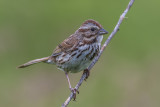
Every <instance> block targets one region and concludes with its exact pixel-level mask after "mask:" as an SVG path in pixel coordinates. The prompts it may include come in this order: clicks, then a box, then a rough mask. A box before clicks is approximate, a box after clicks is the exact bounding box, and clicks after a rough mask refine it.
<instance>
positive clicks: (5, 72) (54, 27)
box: [0, 0, 160, 107]
mask: <svg viewBox="0 0 160 107" xmlns="http://www.w3.org/2000/svg"><path fill="white" fill-rule="evenodd" d="M128 2H129V0H123V1H122V0H97V1H94V0H56V1H55V0H1V1H0V107H59V106H60V105H61V104H62V103H63V102H64V101H65V99H66V98H67V97H68V95H69V93H70V92H69V89H68V83H67V80H66V78H65V75H64V73H63V72H62V71H60V70H58V69H57V68H56V66H52V65H48V64H43V63H42V64H37V65H35V66H31V67H29V68H26V69H16V66H18V65H19V64H22V63H24V62H26V61H29V60H32V59H35V58H40V57H45V56H49V55H51V53H52V50H53V49H54V48H55V47H56V45H58V44H59V43H60V42H61V41H62V40H64V39H65V38H67V37H68V36H69V35H70V34H72V33H74V31H75V30H76V29H77V28H78V27H79V26H80V25H81V23H82V22H83V21H85V20H87V19H94V20H97V21H99V22H100V23H101V24H102V25H103V27H104V28H105V29H106V30H108V31H109V32H110V33H111V32H112V30H113V28H114V26H115V25H116V23H117V21H118V19H119V16H120V14H121V13H122V12H123V10H124V9H125V8H126V6H127V4H128ZM159 4H160V1H159V0H136V1H135V3H134V5H133V7H132V8H131V10H130V11H129V13H128V14H127V17H128V18H127V19H126V20H124V21H123V23H122V25H121V27H120V31H119V32H118V33H117V34H116V36H115V37H114V38H113V40H112V41H111V43H110V44H109V46H108V47H107V49H106V50H105V51H104V53H103V55H102V57H101V58H100V60H99V62H98V63H97V64H96V65H95V67H94V68H93V69H92V72H91V76H90V77H89V79H88V80H87V82H84V83H83V84H82V86H81V87H80V90H79V91H80V94H79V95H78V96H77V102H71V103H70V107H98V106H99V107H159V106H160V102H159V101H160V92H159V90H160V83H159V82H160V36H159V35H160V30H159V20H160V14H159V10H160V6H159ZM107 37H108V36H105V37H104V39H106V38H107ZM80 76H81V73H78V74H71V75H70V77H71V82H72V86H74V85H75V84H76V83H77V81H78V80H79V78H80Z"/></svg>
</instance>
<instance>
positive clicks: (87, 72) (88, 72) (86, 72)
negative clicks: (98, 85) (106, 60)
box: [83, 69, 90, 81]
mask: <svg viewBox="0 0 160 107" xmlns="http://www.w3.org/2000/svg"><path fill="white" fill-rule="evenodd" d="M84 73H85V74H86V78H85V79H84V80H85V81H86V80H87V79H88V77H89V75H90V71H89V70H88V69H85V70H84V71H83V74H84Z"/></svg>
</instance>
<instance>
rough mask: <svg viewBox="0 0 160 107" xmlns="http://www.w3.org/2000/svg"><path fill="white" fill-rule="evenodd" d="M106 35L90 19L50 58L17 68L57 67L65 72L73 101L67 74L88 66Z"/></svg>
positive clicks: (74, 92)
mask: <svg viewBox="0 0 160 107" xmlns="http://www.w3.org/2000/svg"><path fill="white" fill-rule="evenodd" d="M107 33H108V32H107V31H106V30H104V29H103V28H102V25H100V24H99V23H98V22H96V21H94V20H91V19H90V20H87V21H85V22H84V23H83V24H82V25H81V26H80V28H79V29H78V30H77V31H76V32H75V33H74V34H72V35H71V36H69V37H68V38H67V39H65V40H64V41H63V42H62V43H61V44H59V45H58V46H57V47H56V48H55V50H54V51H53V54H52V55H51V56H49V57H44V58H40V59H35V60H32V61H29V62H27V63H25V64H23V65H20V66H19V68H24V67H27V66H29V65H32V64H35V63H39V62H45V63H49V64H55V65H57V67H58V68H59V69H61V70H62V71H64V72H65V74H66V76H67V79H68V83H69V88H70V89H71V91H72V92H73V94H74V99H75V97H76V96H75V95H76V92H77V90H75V89H73V88H72V87H71V84H70V81H69V77H68V73H69V72H71V73H76V72H79V71H83V70H84V69H86V68H87V67H88V66H89V64H90V63H91V61H92V60H93V59H94V58H95V57H96V56H97V55H98V53H99V50H100V46H101V42H102V39H103V34H107Z"/></svg>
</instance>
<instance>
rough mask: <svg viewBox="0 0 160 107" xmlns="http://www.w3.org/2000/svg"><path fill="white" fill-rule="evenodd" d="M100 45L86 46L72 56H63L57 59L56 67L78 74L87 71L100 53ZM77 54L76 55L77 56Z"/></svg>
mask: <svg viewBox="0 0 160 107" xmlns="http://www.w3.org/2000/svg"><path fill="white" fill-rule="evenodd" d="M99 47H100V46H99V45H97V44H95V45H93V46H89V47H87V46H84V47H82V50H81V48H80V49H79V50H77V51H75V52H72V54H67V55H65V57H62V56H64V54H65V53H64V54H62V55H61V56H60V57H59V58H57V60H58V61H57V62H58V63H56V65H57V66H58V68H60V69H61V70H63V71H66V72H71V73H77V72H80V71H82V70H84V69H86V68H87V67H88V66H89V65H90V64H91V61H92V60H93V59H94V58H95V56H96V55H97V54H98V52H99ZM75 53H76V54H75Z"/></svg>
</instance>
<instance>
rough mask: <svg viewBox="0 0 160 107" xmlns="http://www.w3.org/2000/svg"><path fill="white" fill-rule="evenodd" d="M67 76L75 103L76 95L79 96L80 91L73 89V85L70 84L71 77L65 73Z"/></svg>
mask: <svg viewBox="0 0 160 107" xmlns="http://www.w3.org/2000/svg"><path fill="white" fill-rule="evenodd" d="M65 75H66V77H67V80H68V84H69V89H70V90H71V92H72V93H73V101H75V100H76V93H78V94H79V91H78V90H77V89H75V88H72V86H71V83H70V80H69V76H68V73H67V72H65Z"/></svg>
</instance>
